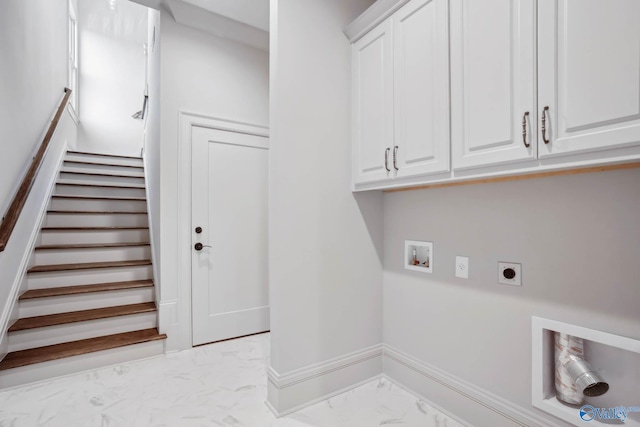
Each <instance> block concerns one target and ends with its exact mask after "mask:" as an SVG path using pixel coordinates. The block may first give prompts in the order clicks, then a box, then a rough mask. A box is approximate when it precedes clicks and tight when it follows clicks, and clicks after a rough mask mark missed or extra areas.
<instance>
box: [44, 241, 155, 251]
mask: <svg viewBox="0 0 640 427" xmlns="http://www.w3.org/2000/svg"><path fill="white" fill-rule="evenodd" d="M149 245H150V243H149V242H131V243H86V244H85V243H78V244H75V245H42V246H36V247H35V250H36V251H52V250H66V249H103V248H104V249H106V248H131V247H137V246H149Z"/></svg>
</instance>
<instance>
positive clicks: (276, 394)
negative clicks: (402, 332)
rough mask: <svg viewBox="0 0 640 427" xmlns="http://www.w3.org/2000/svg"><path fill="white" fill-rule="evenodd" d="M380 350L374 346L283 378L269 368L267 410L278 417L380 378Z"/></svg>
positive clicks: (296, 370) (288, 374)
mask: <svg viewBox="0 0 640 427" xmlns="http://www.w3.org/2000/svg"><path fill="white" fill-rule="evenodd" d="M382 349H383V345H382V344H377V345H374V346H371V347H368V348H364V349H362V350H358V351H354V352H352V353H348V354H345V355H342V356H338V357H335V358H333V359H329V360H327V361H324V362H321V363H316V364H313V365H309V366H305V367H302V368H299V369H295V370H292V371H289V372H286V373H283V374H279V373H278V372H277V371H276V370H275V369H273V367H269V369H268V370H267V379H268V388H269V396H268V401H267V406H268V407H269V409H271V411H272V412H273V413H274V415H275V416H276V417H281V416H284V415H287V414H290V413H292V412H295V411H298V410H300V409H302V408H304V407H307V406H309V405H313V404H314V403H317V402H320V401H322V400H325V399H328V398H330V397H332V396H335V395H338V394H341V393H344V392H346V391H348V390H351V389H353V388H355V387H359V386H361V385H363V384H366V383H368V382H370V381H372V380H375V379H376V378H380V376H381V375H382V354H383V351H382Z"/></svg>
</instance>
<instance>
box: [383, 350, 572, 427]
mask: <svg viewBox="0 0 640 427" xmlns="http://www.w3.org/2000/svg"><path fill="white" fill-rule="evenodd" d="M383 358H384V359H385V369H384V370H385V375H389V373H388V372H387V368H386V360H387V359H390V360H392V361H394V362H396V363H398V364H399V365H401V366H402V367H403V368H406V369H408V370H410V371H411V372H412V374H413V375H415V373H418V374H420V375H421V376H422V377H424V378H421V379H420V380H424V381H428V382H435V383H437V384H439V385H441V386H444V387H446V388H448V389H450V390H452V391H454V392H456V393H458V394H459V395H461V396H462V397H464V398H466V399H469V400H471V401H473V402H475V403H478V404H480V405H481V406H482V407H484V408H486V409H488V410H489V411H491V412H493V413H494V414H497V415H499V416H502V417H504V418H506V420H505V421H510V422H512V423H515V424H516V425H520V426H523V427H528V426H550V427H560V425H559V424H556V423H554V422H552V421H550V420H549V419H547V418H543V417H540V416H538V415H537V414H535V413H534V412H532V411H530V410H529V409H527V408H523V407H521V406H518V405H516V404H514V403H512V402H510V401H508V400H506V399H503V398H502V397H500V396H497V395H495V394H493V393H491V392H490V391H488V390H485V389H483V388H481V387H478V386H476V385H475V384H472V383H470V382H468V381H465V380H463V379H461V378H458V377H456V376H454V375H451V374H449V373H448V372H445V371H443V370H441V369H438V368H436V367H435V366H431V365H428V364H426V363H424V362H422V361H420V360H418V359H416V358H414V357H412V356H410V355H408V354H406V353H404V352H402V351H400V350H398V349H396V348H393V347H391V346H389V345H386V344H385V346H384V355H383ZM391 378H392V377H391ZM392 381H394V382H397V383H400V384H401V383H402V382H401V381H400V380H398V379H395V378H392ZM414 394H416V393H415V392H414ZM418 395H420V394H418ZM421 398H422V397H421ZM425 400H426V399H425ZM436 408H437V407H436ZM437 409H439V408H437ZM454 418H455V417H454ZM464 424H468V423H467V422H464Z"/></svg>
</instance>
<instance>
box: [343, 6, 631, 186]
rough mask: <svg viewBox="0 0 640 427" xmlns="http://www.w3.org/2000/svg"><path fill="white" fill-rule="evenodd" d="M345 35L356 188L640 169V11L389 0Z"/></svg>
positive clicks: (374, 8) (613, 8)
mask: <svg viewBox="0 0 640 427" xmlns="http://www.w3.org/2000/svg"><path fill="white" fill-rule="evenodd" d="M345 34H346V35H347V36H348V37H349V39H350V40H351V41H352V42H353V45H352V46H353V51H352V55H353V68H352V72H353V81H352V85H353V94H352V95H353V100H352V102H353V115H352V119H353V176H354V179H353V182H354V189H355V190H369V189H390V188H394V187H396V188H397V187H400V186H419V185H423V184H428V185H432V184H435V183H443V182H454V181H463V180H465V181H473V180H474V179H485V178H490V177H495V176H511V175H520V174H537V173H547V172H552V171H560V170H570V169H579V168H587V169H588V168H591V167H593V166H612V167H615V165H617V164H620V163H631V162H634V163H637V164H638V165H639V166H640V0H408V1H407V0H379V1H377V2H375V3H374V4H373V5H372V6H371V7H369V9H367V10H366V11H365V12H364V13H363V14H362V15H361V16H360V17H358V18H357V19H356V20H355V21H353V23H352V24H350V25H349V26H348V27H347V28H346V29H345Z"/></svg>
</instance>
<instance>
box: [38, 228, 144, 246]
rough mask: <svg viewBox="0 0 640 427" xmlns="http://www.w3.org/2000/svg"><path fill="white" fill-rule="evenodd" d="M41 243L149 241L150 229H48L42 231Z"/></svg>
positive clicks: (69, 243)
mask: <svg viewBox="0 0 640 427" xmlns="http://www.w3.org/2000/svg"><path fill="white" fill-rule="evenodd" d="M40 240H41V243H40V244H41V245H73V244H80V243H87V244H93V243H134V242H135V243H148V242H149V230H148V229H146V228H144V229H139V230H135V229H134V230H104V231H47V230H42V232H41V233H40Z"/></svg>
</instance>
